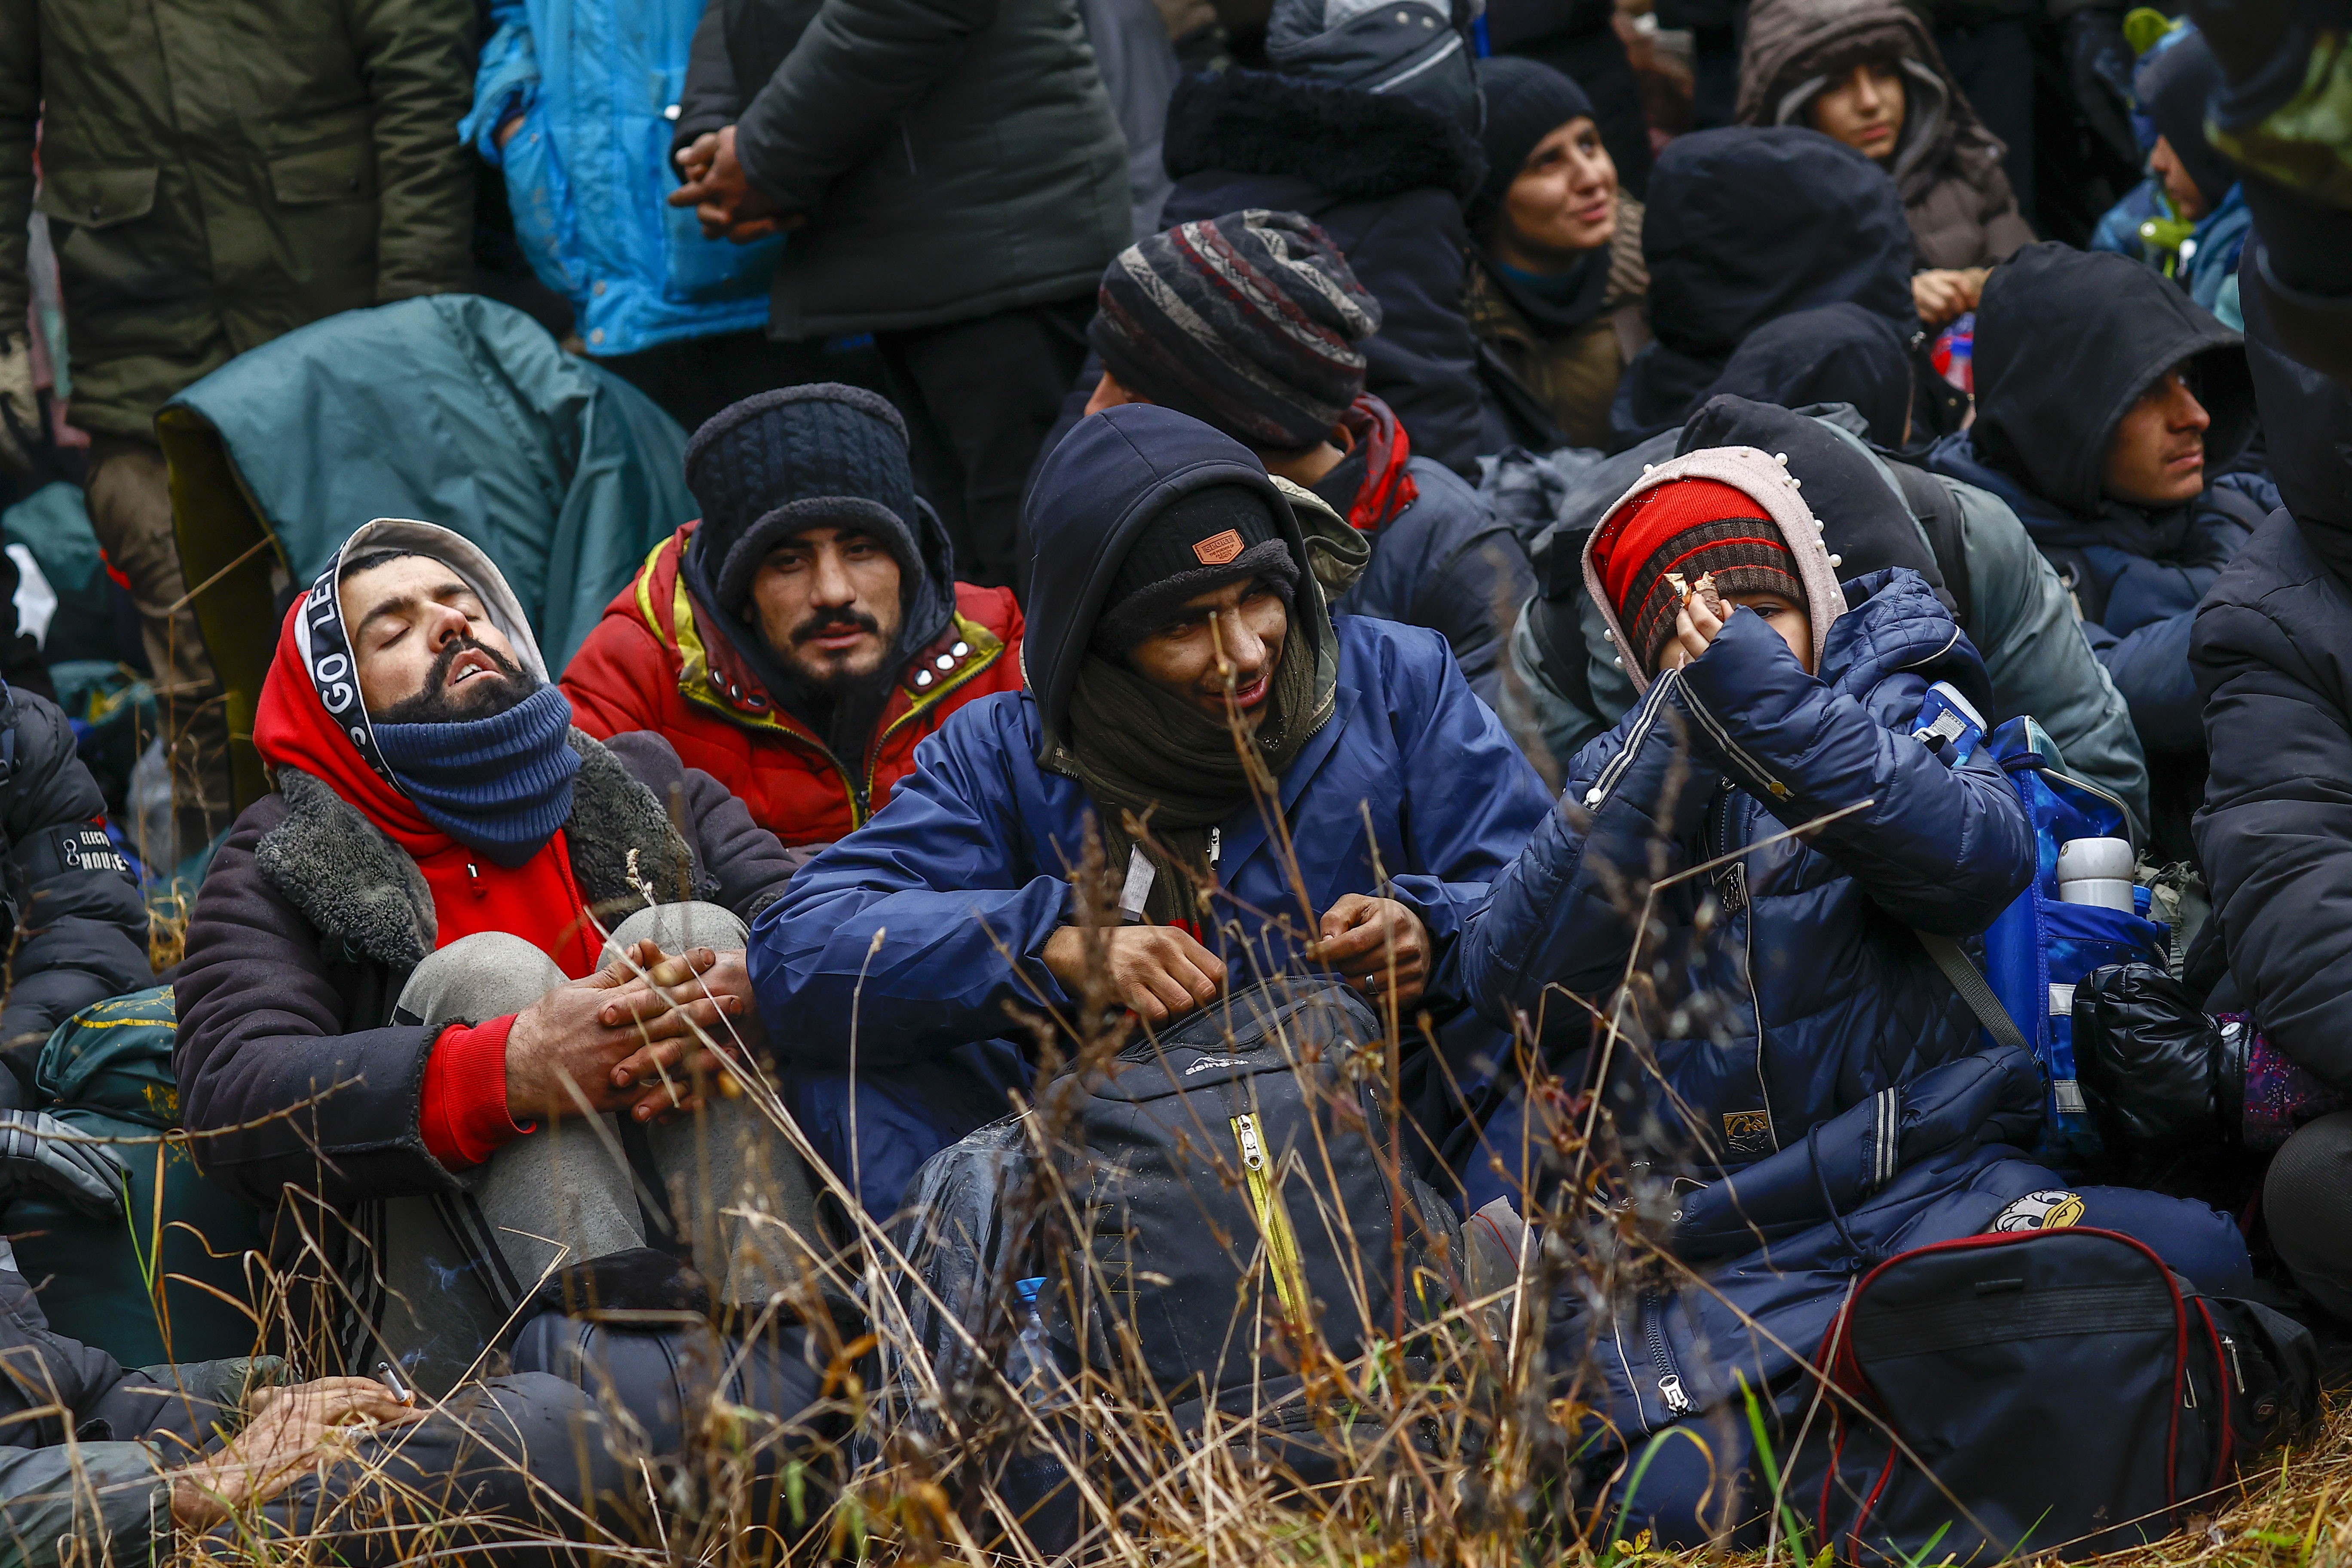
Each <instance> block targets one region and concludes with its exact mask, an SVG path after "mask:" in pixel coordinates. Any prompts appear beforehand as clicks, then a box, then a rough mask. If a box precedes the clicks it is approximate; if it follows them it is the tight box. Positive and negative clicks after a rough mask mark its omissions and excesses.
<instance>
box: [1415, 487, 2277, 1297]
mask: <svg viewBox="0 0 2352 1568" xmlns="http://www.w3.org/2000/svg"><path fill="white" fill-rule="evenodd" d="M1836 564H1837V563H1836V558H1835V557H1833V556H1832V555H1831V554H1830V553H1829V552H1828V551H1827V550H1826V548H1824V547H1823V545H1822V542H1821V531H1820V528H1819V526H1818V525H1817V524H1816V522H1815V521H1814V520H1813V517H1812V514H1811V511H1810V510H1807V508H1806V506H1805V503H1804V500H1803V499H1802V497H1801V492H1800V490H1799V489H1798V487H1797V485H1796V483H1795V482H1794V481H1793V480H1791V479H1790V478H1789V476H1788V473H1787V471H1786V470H1785V468H1783V467H1782V466H1781V465H1780V463H1778V462H1776V461H1775V460H1774V459H1773V458H1771V457H1770V456H1769V455H1768V454H1766V453H1763V452H1759V451H1757V450H1755V449H1753V448H1749V447H1717V448H1712V449H1706V450H1701V451H1696V452H1693V453H1690V454H1689V455H1687V456H1685V457H1682V458H1675V460H1674V461H1672V462H1669V463H1664V464H1661V465H1659V466H1658V467H1657V468H1654V469H1652V470H1651V471H1650V472H1649V473H1647V474H1645V475H1644V476H1643V479H1642V480H1641V482H1640V483H1639V484H1637V485H1636V486H1635V487H1634V488H1633V490H1632V491H1631V492H1630V493H1629V494H1627V495H1626V496H1625V497H1624V498H1623V499H1622V500H1620V501H1619V502H1618V503H1617V505H1616V506H1615V507H1613V508H1612V509H1611V510H1610V511H1609V512H1608V513H1607V514H1605V515H1604V517H1603V519H1602V521H1601V524H1600V526H1599V527H1598V528H1596V529H1595V530H1594V531H1593V533H1592V535H1591V539H1590V541H1589V542H1588V543H1587V545H1586V551H1585V559H1584V577H1585V585H1586V589H1587V591H1588V592H1590V593H1591V595H1593V597H1594V599H1595V601H1596V602H1597V603H1598V604H1599V605H1600V606H1601V613H1602V615H1603V616H1605V617H1606V618H1607V621H1608V625H1609V628H1610V635H1611V637H1612V640H1613V641H1614V642H1616V644H1617V645H1618V646H1619V647H1622V648H1623V649H1624V650H1625V652H1624V655H1623V657H1624V658H1625V659H1626V661H1627V665H1628V670H1629V673H1630V674H1631V675H1632V676H1633V679H1634V680H1635V682H1636V684H1637V685H1638V686H1639V687H1640V688H1641V689H1642V690H1643V700H1641V701H1640V702H1639V703H1638V704H1637V705H1636V706H1635V707H1634V708H1633V710H1632V711H1630V712H1628V713H1627V714H1626V715H1625V717H1624V718H1623V719H1622V721H1619V723H1618V725H1617V727H1616V728H1615V729H1614V730H1613V731H1611V732H1610V733H1608V734H1607V735H1604V736H1602V737H1601V738H1600V739H1598V740H1595V741H1594V742H1591V744H1589V745H1587V746H1586V747H1585V748H1584V750H1583V751H1582V752H1580V753H1578V755H1577V757H1576V759H1575V761H1574V763H1573V765H1572V767H1571V769H1570V774H1571V776H1570V781H1569V784H1568V787H1567V789H1566V791H1565V792H1564V794H1563V795H1562V797H1561V802H1560V808H1559V810H1558V811H1556V812H1554V813H1553V814H1552V816H1550V817H1549V819H1547V821H1546V822H1545V824H1544V826H1542V827H1541V828H1539V829H1538V831H1537V833H1536V835H1535V837H1534V838H1533V839H1532V840H1531V841H1530V842H1529V844H1528V847H1527V849H1526V851H1525V852H1524V853H1522V854H1521V855H1520V857H1519V858H1518V859H1517V862H1516V863H1515V864H1514V865H1513V866H1512V868H1510V869H1509V870H1508V871H1507V872H1506V873H1505V874H1504V875H1503V877H1502V878H1501V879H1499V880H1498V881H1497V882H1496V884H1495V886H1494V889H1493V893H1492V896H1491V898H1490V900H1488V902H1487V903H1486V906H1485V907H1484V909H1483V910H1481V911H1480V912H1479V914H1478V915H1477V916H1476V918H1475V921H1473V923H1472V924H1471V926H1470V928H1469V929H1468V931H1466V932H1465V935H1464V938H1463V943H1462V950H1461V955H1460V961H1461V963H1462V965H1463V980H1464V985H1465V992H1466V994H1469V995H1470V996H1471V997H1472V998H1473V999H1474V1000H1475V1003H1476V1005H1478V1006H1479V1007H1480V1009H1481V1010H1482V1011H1483V1012H1485V1013H1486V1016H1488V1017H1490V1018H1492V1019H1493V1020H1494V1021H1496V1023H1498V1024H1511V1023H1513V1022H1515V1021H1518V1020H1521V1019H1524V1020H1525V1022H1526V1026H1528V1028H1529V1029H1530V1030H1532V1031H1534V1032H1535V1033H1536V1034H1537V1035H1538V1037H1540V1038H1542V1039H1543V1040H1544V1041H1545V1043H1546V1045H1547V1047H1549V1048H1551V1049H1552V1051H1553V1053H1554V1057H1555V1065H1556V1066H1558V1067H1559V1068H1561V1070H1562V1073H1563V1076H1564V1077H1566V1078H1568V1079H1571V1080H1573V1079H1575V1078H1576V1077H1577V1072H1576V1071H1575V1070H1574V1069H1575V1066H1576V1064H1575V1062H1574V1061H1573V1059H1572V1058H1562V1057H1560V1056H1559V1050H1560V1048H1561V1047H1563V1046H1567V1047H1573V1048H1576V1049H1582V1048H1584V1043H1585V1042H1586V1041H1588V1040H1591V1039H1594V1038H1596V1037H1597V1031H1596V1029H1595V1027H1594V1026H1593V1025H1592V1024H1591V1014H1590V1013H1588V1012H1587V1011H1586V1010H1585V1008H1584V1007H1583V1006H1582V1005H1580V1003H1579V1002H1578V1001H1577V1000H1575V998H1581V999H1582V1000H1584V1001H1588V1002H1591V1003H1592V1004H1594V1005H1598V1006H1601V1007H1602V1008H1604V1009H1607V1008H1610V1007H1611V1006H1612V1005H1615V1007H1616V1012H1615V1013H1614V1015H1613V1016H1615V1017H1616V1018H1617V1019H1618V1021H1619V1024H1620V1027H1621V1028H1622V1031H1623V1033H1624V1034H1625V1036H1626V1037H1628V1038H1629V1039H1630V1040H1631V1041H1633V1043H1634V1044H1635V1045H1636V1047H1638V1049H1637V1051H1636V1052H1634V1053H1633V1055H1634V1057H1635V1058H1643V1057H1646V1058H1648V1059H1647V1060H1646V1061H1644V1062H1643V1063H1642V1065H1641V1066H1640V1067H1638V1068H1634V1067H1627V1068H1623V1069H1622V1070H1621V1071H1619V1072H1616V1073H1614V1074H1612V1096H1613V1103H1612V1110H1613V1111H1614V1112H1615V1116H1616V1121H1617V1126H1618V1130H1619V1135H1620V1136H1621V1137H1622V1138H1627V1139H1630V1140H1631V1141H1633V1142H1636V1143H1640V1144H1643V1145H1646V1148H1645V1150H1644V1151H1643V1152H1644V1153H1645V1154H1646V1157H1647V1158H1648V1159H1649V1160H1650V1162H1651V1163H1652V1167H1653V1169H1654V1170H1673V1171H1680V1172H1683V1173H1687V1175H1688V1176H1689V1177H1690V1178H1691V1179H1693V1180H1696V1181H1712V1180H1715V1179H1717V1178H1719V1177H1721V1176H1723V1175H1726V1174H1729V1173H1734V1172H1737V1171H1738V1170H1740V1169H1742V1168H1743V1167H1745V1166H1747V1165H1748V1164H1751V1163H1755V1162H1757V1161H1759V1160H1760V1159H1763V1158H1765V1157H1767V1156H1769V1155H1770V1154H1772V1153H1774V1152H1776V1151H1779V1150H1781V1149H1784V1148H1789V1147H1792V1146H1795V1145H1798V1144H1801V1143H1802V1142H1804V1141H1805V1139H1806V1138H1807V1136H1808V1134H1809V1133H1811V1131H1813V1129H1815V1128H1816V1127H1818V1126H1820V1125H1822V1123H1825V1122H1827V1121H1829V1120H1830V1119H1832V1118H1833V1117H1835V1116H1836V1115H1837V1114H1838V1113H1839V1112H1841V1111H1843V1110H1847V1109H1849V1108H1850V1107H1853V1106H1855V1105H1858V1104H1860V1103H1862V1102H1863V1101H1864V1100H1869V1099H1870V1098H1871V1097H1872V1096H1874V1095H1876V1094H1878V1093H1880V1092H1881V1091H1882V1090H1885V1089H1889V1088H1892V1087H1894V1086H1896V1085H1900V1084H1905V1083H1908V1082H1910V1081H1912V1080H1913V1079H1916V1078H1917V1077H1918V1076H1919V1075H1920V1074H1921V1073H1923V1072H1925V1071H1927V1069H1929V1068H1934V1067H1937V1066H1938V1065H1940V1064H1942V1063H1945V1062H1948V1061H1951V1060H1954V1059H1956V1058H1960V1057H1964V1056H1968V1055H1970V1054H1971V1053H1974V1052H1976V1051H1977V1050H1979V1048H1980V1046H1981V1041H1980V1038H1979V1030H1978V1024H1977V1020H1976V1017H1975V1016H1974V1015H1973V1014H1971V1013H1970V1012H1969V1007H1968V1005H1967V1004H1966V1003H1964V1002H1963V1001H1962V1000H1961V999H1960V997H1959V995H1958V993H1957V992H1956V991H1955V990H1954V989H1953V987H1952V984H1951V982H1950V981H1949V980H1948V979H1947V978H1946V977H1945V975H1944V973H1943V972H1942V971H1941V970H1939V969H1938V968H1937V964H1936V962H1935V961H1934V960H1933V959H1932V958H1930V957H1929V956H1928V954H1927V952H1926V950H1925V949H1924V948H1923V947H1922V946H1921V944H1920V941H1919V937H1918V936H1917V935H1916V932H1920V931H1926V932H1933V933H1936V934H1937V935H1940V936H1944V937H1948V938H1954V939H1959V940H1962V941H1965V940H1967V939H1969V938H1971V937H1973V936H1975V935H1977V934H1978V933H1979V932H1981V931H1983V930H1984V929H1985V927H1986V926H1988V925H1989V924H1990V923H1991V921H1992V920H1993V917H1994V916H1996V915H1998V914H1999V913H2000V911H2001V910H2003V909H2004V908H2006V907H2007V906H2008V905H2009V904H2010V903H2011V901H2012V900H2014V899H2016V897H2017V896H2018V894H2019V893H2020V892H2021V891H2022V890H2023V889H2024V888H2025V885H2026V882H2027V880H2028V879H2029V878H2030V877H2031V875H2032V868H2033V856H2034V847H2033V835H2032V827H2031V825H2030V824H2029V822H2028V820H2027V818H2026V815H2025V812H2024V809H2023V807H2022V805H2021V804H2020V802H2019V800H2018V797H2017V795H2016V793H2015V792H2014V791H2013V790H2012V789H2011V786H2010V784H2008V782H2007V781H2006V780H2005V779H2004V778H2003V777H2002V775H2001V773H2000V768H1999V767H1998V766H1997V765H1996V764H1995V763H1993V762H1991V761H1990V758H1988V757H1985V756H1983V755H1982V754H1975V755H1971V756H1969V757H1967V758H1962V759H1957V760H1956V759H1953V758H1951V757H1950V756H1949V755H1948V752H1946V751H1944V750H1942V749H1938V748H1931V747H1930V746H1929V745H1928V744H1927V743H1925V742H1923V741H1921V740H1919V739H1916V738H1915V737H1914V735H1913V733H1912V730H1913V728H1914V725H1915V721H1916V719H1917V717H1918V715H1919V711H1920V708H1921V705H1922V703H1923V702H1924V701H1925V700H1926V698H1927V691H1928V688H1929V686H1930V685H1931V684H1933V683H1936V682H1939V681H1940V682H1945V683H1948V685H1949V686H1950V687H1952V688H1953V689H1957V690H1958V692H1959V694H1960V695H1961V696H1962V697H1963V698H1964V699H1966V700H1968V701H1969V702H1970V703H1973V704H1976V705H1978V706H1979V707H1981V706H1982V705H1983V704H1984V702H1985V701H1986V700H1987V699H1986V683H1985V675H1984V668H1983V665H1982V663H1981V661H1980V660H1979V658H1978V656H1977V653H1976V650H1975V649H1974V648H1973V647H1970V646H1969V642H1968V639H1967V638H1966V637H1964V636H1963V635H1962V634H1961V632H1960V630H1959V628H1958V626H1957V625H1956V624H1955V623H1954V621H1953V619H1952V616H1951V614H1950V612H1949V611H1948V610H1947V609H1946V608H1945V607H1944V605H1942V603H1941V602H1940V601H1939V600H1937V597H1936V596H1935V595H1934V593H1933V592H1932V591H1931V590H1930V589H1929V588H1928V586H1927V584H1926V582H1925V581H1924V580H1922V579H1921V578H1920V577H1919V576H1918V575H1917V574H1915V573H1912V572H1909V571H1907V570H1903V569H1899V568H1898V569H1895V570H1893V571H1889V572H1880V573H1874V574H1872V575H1870V576H1868V577H1864V578H1861V579H1858V580H1856V581H1855V582H1853V583H1851V584H1846V585H1844V586H1843V588H1842V587H1841V586H1840V585H1839V584H1838V581H1837V575H1836V570H1835V568H1836ZM1708 578H1711V584H1709V587H1711V590H1712V595H1710V592H1709V591H1708V588H1707V587H1702V588H1700V589H1698V591H1696V592H1691V593H1689V594H1687V595H1685V588H1686V587H1688V586H1690V585H1693V584H1700V583H1701V581H1702V579H1708ZM1713 595H1719V597H1717V598H1715V599H1714V602H1713V603H1710V598H1711V597H1712V596H1713ZM1814 824H1819V826H1810V825H1814ZM1791 830H1799V831H1791ZM1695 868H1696V869H1695ZM1645 896H1646V897H1648V898H1650V899H1652V900H1654V906H1653V908H1652V910H1651V921H1652V924H1651V926H1650V940H1649V941H1648V942H1645V943H1644V944H1643V948H1642V951H1641V952H1640V953H1639V955H1638V963H1630V962H1629V961H1631V960H1633V959H1634V958H1635V957H1636V955H1635V954H1634V952H1633V933H1634V930H1635V921H1634V920H1633V918H1632V916H1633V914H1635V913H1636V912H1638V911H1639V910H1640V909H1641V907H1642V900H1643V899H1644V897H1645ZM1635 968H1638V969H1639V970H1640V972H1641V973H1640V976H1639V982H1638V984H1637V985H1635V986H1633V987H1629V988H1628V990H1627V991H1626V992H1625V993H1624V994H1623V997H1624V999H1623V1000H1622V1001H1620V1002H1617V1003H1614V1004H1612V997H1615V996H1617V995H1618V994H1619V992H1618V988H1619V986H1620V985H1621V984H1622V983H1624V982H1626V981H1627V979H1628V978H1629V973H1630V972H1631V971H1632V970H1633V969H1635ZM1563 993H1565V994H1563ZM1636 998H1638V1000H1636ZM1624 1055H1625V1053H1622V1052H1621V1053H1620V1056H1621V1058H1622V1057H1623V1056H1624ZM1498 1131H1499V1130H1496V1129H1490V1132H1489V1143H1490V1147H1501V1146H1502V1144H1503V1143H1504V1142H1506V1141H1507V1134H1504V1135H1503V1136H1500V1137H1498V1136H1497V1132H1498ZM2008 1152H2010V1153H2012V1154H2013V1153H2014V1152H2015V1151H2014V1150H2011V1151H2008ZM1636 1157H1637V1158H1638V1157H1642V1155H1641V1154H1637V1155H1636ZM1507 1163H1516V1162H1515V1161H1513V1160H1510V1159H1509V1158H1508V1156H1507ZM2025 1168H2026V1169H2029V1170H2033V1171H2035V1172H2036V1174H2035V1176H2034V1177H2033V1178H2032V1179H2033V1180H2035V1181H2043V1180H2044V1179H2045V1178H2047V1179H2049V1180H2051V1181H2054V1180H2055V1178H2053V1177H2051V1173H2048V1172H2045V1171H2040V1170H2039V1168H2038V1167H2025ZM1470 1178H1471V1181H1472V1184H1473V1185H1474V1188H1475V1185H1476V1184H1478V1183H1480V1182H1481V1181H1484V1182H1486V1183H1487V1184H1488V1185H1489V1188H1490V1189H1491V1184H1492V1182H1493V1180H1494V1177H1493V1174H1492V1173H1491V1172H1488V1173H1482V1172H1475V1171H1474V1172H1472V1173H1470ZM1476 1195H1485V1194H1479V1193H1476V1192H1475V1191H1474V1196H1476ZM2017 1195H2019V1194H2010V1196H2017ZM2133 1196H2134V1198H2136V1199H2137V1197H2139V1196H2141V1194H2133ZM2007 1201H2008V1199H2007V1198H2005V1197H1998V1196H1994V1195H1992V1194H1990V1193H1989V1194H1988V1195H1987V1204H1988V1205H1989V1206H1988V1207H1987V1209H1986V1212H1985V1215H1983V1218H1984V1220H1985V1221H1986V1222H1988V1223H1989V1222H1990V1221H1992V1220H1993V1219H1994V1218H1995V1215H1996V1212H1997V1211H1998V1210H2000V1207H2001V1206H2002V1205H2003V1203H2005V1202H2007ZM2158 1201H2163V1202H2168V1200H2158ZM2198 1212H2199V1213H2200V1215H2203V1214H2207V1213H2209V1212H2210V1211H2205V1210H2203V1209H2202V1208H2201V1207H2200V1208H2199V1211H2198ZM2119 1222H2120V1211H2119V1215H2118V1216H2117V1218H2116V1220H2113V1221H2111V1223H2119ZM2084 1223H2090V1224H2095V1223H2099V1220H2098V1219H2097V1218H2096V1217H2093V1218H2091V1219H2088V1220H2085V1221H2084ZM2224 1228H2225V1229H2226V1228H2227V1227H2226V1222H2225V1224H2224ZM2149 1239H2150V1240H2151V1241H2152V1242H2155V1243H2156V1244H2157V1245H2158V1247H2159V1249H2161V1248H2162V1247H2163V1246H2164V1245H2165V1244H2164V1243H2163V1242H2161V1241H2158V1238H2156V1237H2150V1238H2149ZM2205 1239H2209V1240H2215V1241H2216V1243H2217V1245H2218V1246H2219V1248H2220V1253H2221V1254H2224V1255H2226V1256H2219V1257H2217V1258H2204V1257H2201V1256H2197V1257H2191V1256H2189V1255H2187V1254H2184V1255H2183V1257H2182V1258H2181V1262H2180V1264H2179V1266H2181V1267H2182V1268H2183V1271H2184V1272H2194V1271H2198V1270H2200V1269H2203V1268H2208V1267H2210V1268H2216V1269H2218V1270H2219V1271H2220V1272H2221V1274H2224V1275H2228V1274H2231V1273H2233V1272H2242V1268H2243V1266H2244V1263H2243V1259H2244V1253H2243V1249H2242V1247H2238V1246H2237V1245H2236V1244H2235V1237H2234V1233H2232V1234H2231V1237H2229V1238H2228V1239H2227V1240H2221V1239H2219V1237H2218V1235H2217V1237H2208V1238H2205Z"/></svg>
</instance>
